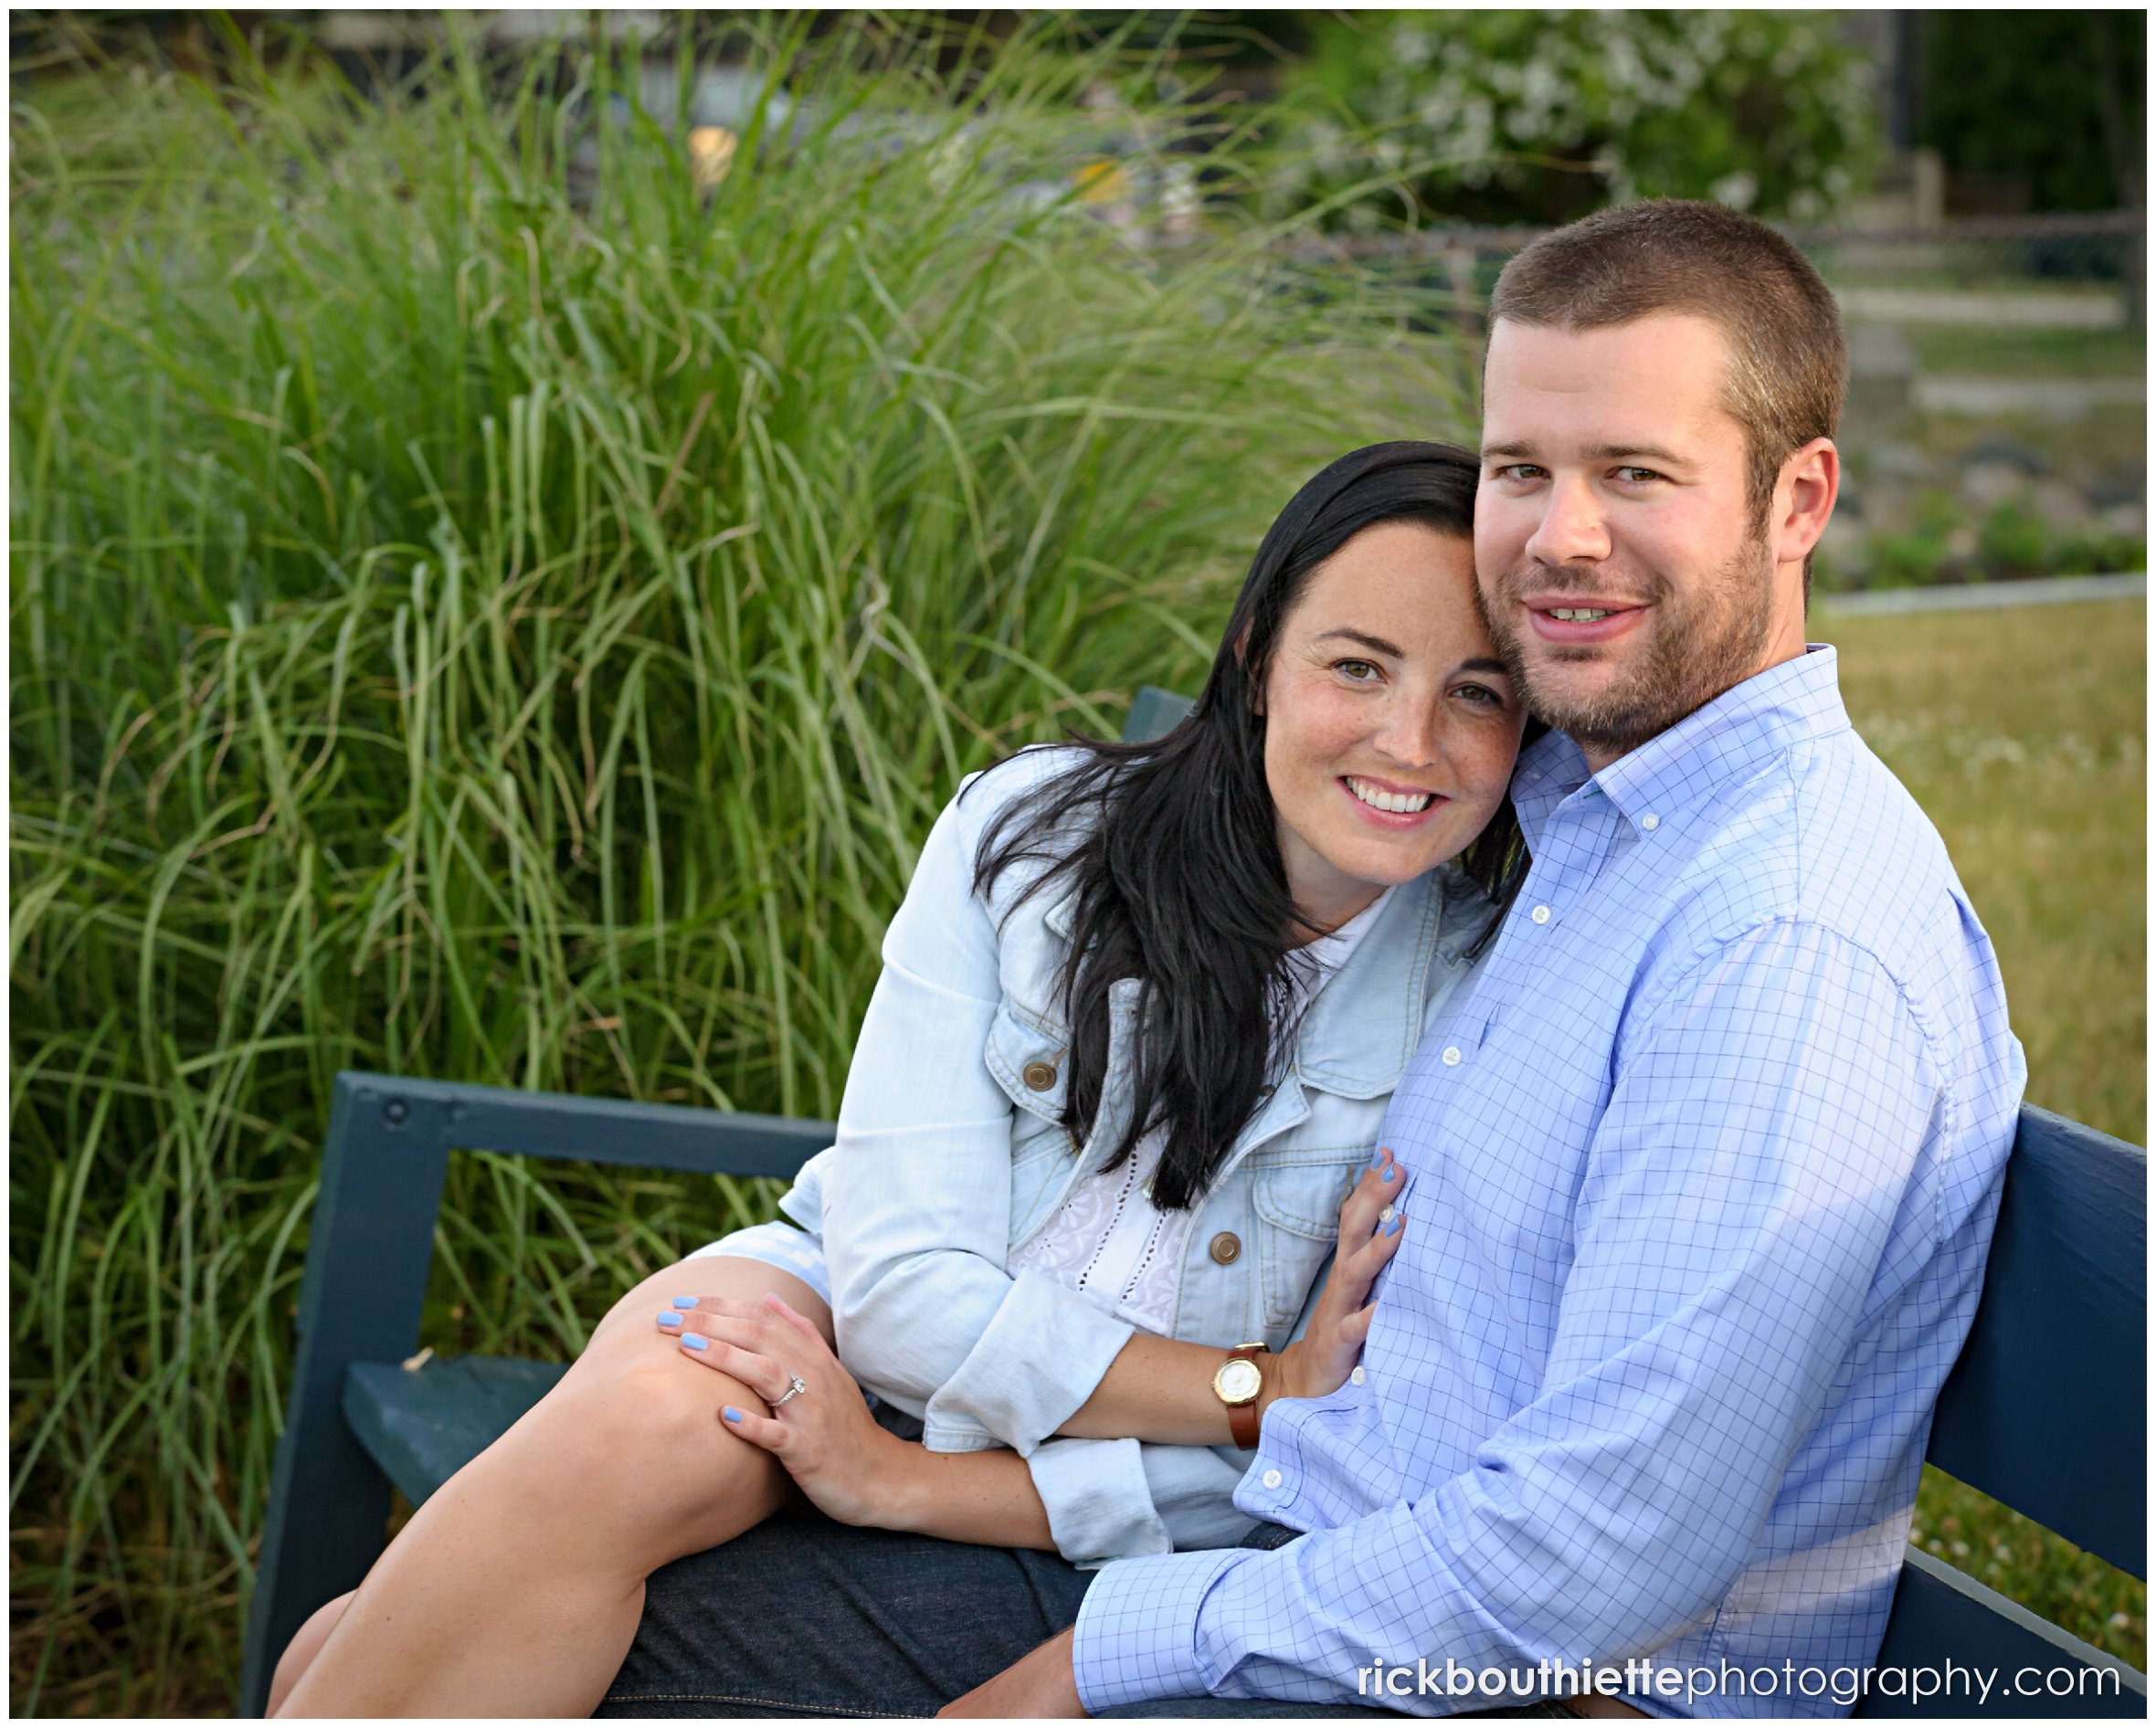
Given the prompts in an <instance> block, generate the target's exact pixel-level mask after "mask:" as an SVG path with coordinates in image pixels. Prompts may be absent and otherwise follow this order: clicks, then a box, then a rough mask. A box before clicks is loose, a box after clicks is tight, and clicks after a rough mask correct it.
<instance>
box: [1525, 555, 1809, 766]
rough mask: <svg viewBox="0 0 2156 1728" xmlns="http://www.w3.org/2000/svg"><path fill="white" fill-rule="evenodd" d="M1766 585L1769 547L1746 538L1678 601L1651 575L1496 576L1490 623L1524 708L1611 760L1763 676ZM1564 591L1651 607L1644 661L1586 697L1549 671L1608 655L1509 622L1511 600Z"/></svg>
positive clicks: (1768, 625)
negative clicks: (1533, 634) (1613, 578)
mask: <svg viewBox="0 0 2156 1728" xmlns="http://www.w3.org/2000/svg"><path fill="white" fill-rule="evenodd" d="M1773 578H1774V568H1773V564H1772V562H1771V559H1770V554H1769V552H1768V549H1767V543H1766V541H1765V539H1764V538H1763V537H1761V536H1760V535H1759V534H1757V533H1748V534H1747V535H1746V536H1745V538H1744V542H1743V543H1742V544H1741V545H1739V547H1738V548H1737V551H1736V552H1735V553H1733V554H1732V555H1731V556H1730V558H1729V561H1728V563H1727V564H1724V565H1723V566H1722V567H1721V568H1720V569H1719V570H1717V571H1716V572H1715V573H1714V574H1712V575H1710V576H1708V577H1707V579H1706V580H1705V582H1704V583H1702V584H1701V585H1698V586H1696V587H1694V588H1693V589H1692V591H1691V592H1692V598H1690V599H1689V600H1680V599H1679V598H1678V596H1677V591H1676V590H1675V588H1673V587H1672V586H1671V585H1670V582H1669V579H1668V578H1667V577H1666V576H1664V575H1662V574H1658V573H1656V574H1650V575H1649V576H1648V577H1647V578H1646V580H1645V582H1644V583H1641V582H1639V581H1637V580H1634V581H1629V582H1624V583H1615V584H1613V583H1611V582H1608V581H1605V580H1603V579H1601V575H1600V569H1599V566H1597V567H1594V568H1589V569H1584V570H1582V569H1580V568H1579V567H1577V566H1570V565H1568V566H1564V567H1561V568H1559V567H1552V566H1550V565H1546V564H1535V563H1529V564H1525V565H1522V566H1521V567H1519V568H1518V569H1516V570H1514V571H1512V572H1510V573H1509V574H1506V576H1504V577H1502V578H1500V579H1499V581H1498V583H1497V585H1496V594H1495V605H1493V606H1490V607H1489V609H1488V611H1489V616H1488V619H1487V622H1488V624H1489V628H1490V637H1491V639H1492V640H1493V641H1494V642H1495V644H1496V647H1497V652H1498V653H1499V654H1500V655H1502V656H1503V657H1504V659H1505V663H1506V665H1507V666H1508V667H1510V668H1511V669H1512V676H1513V680H1514V681H1515V682H1516V683H1517V685H1518V686H1519V688H1520V689H1521V690H1523V691H1524V692H1525V693H1526V697H1527V708H1528V710H1529V711H1530V712H1532V713H1533V714H1534V715H1535V717H1536V718H1537V719H1538V720H1541V721H1545V722H1548V724H1549V725H1551V726H1553V727H1555V728H1556V729H1557V730H1558V731H1559V732H1565V733H1567V734H1569V736H1570V737H1571V739H1572V740H1573V742H1574V743H1577V744H1579V746H1580V748H1581V749H1582V750H1584V751H1586V752H1587V753H1589V754H1590V755H1592V756H1599V757H1601V758H1604V759H1607V760H1613V759H1615V758H1616V757H1618V756H1621V755H1623V754H1624V753H1626V752H1628V751H1632V750H1636V749H1638V748H1639V746H1640V745H1642V744H1643V743H1646V742H1647V740H1648V739H1650V738H1653V737H1654V736H1655V735H1656V734H1657V733H1660V732H1666V731H1668V730H1669V728H1670V727H1672V726H1674V725H1675V724H1676V723H1677V722H1679V721H1680V720H1682V719H1684V718H1685V716H1686V715H1687V714H1689V713H1691V712H1693V711H1695V710H1696V709H1699V708H1702V707H1704V706H1705V705H1706V704H1707V703H1708V702H1711V701H1714V699H1715V698H1716V697H1717V696H1719V695H1720V694H1721V693H1722V692H1723V691H1724V690H1728V689H1729V688H1730V687H1731V686H1732V685H1736V684H1739V683H1742V682H1743V681H1744V680H1746V679H1748V678H1749V677H1750V676H1751V675H1752V674H1753V673H1754V672H1756V671H1758V670H1759V669H1760V659H1761V658H1762V657H1763V656H1764V655H1765V653H1766V648H1767V638H1768V637H1769V635H1770V632H1771V631H1772V628H1773V610H1774V580H1773ZM1642 589H1644V592H1642ZM1564 593H1573V594H1580V595H1599V596H1601V598H1604V599H1612V598H1615V597H1617V596H1618V595H1623V596H1625V597H1626V598H1630V599H1636V600H1640V601H1643V602H1644V603H1646V604H1647V605H1649V606H1652V607H1653V608H1654V622H1653V624H1652V626H1651V629H1652V631H1653V637H1652V640H1651V643H1650V646H1649V647H1648V648H1647V651H1646V654H1645V658H1644V659H1642V660H1641V661H1640V662H1639V664H1637V665H1635V666H1633V667H1631V668H1629V669H1627V670H1625V671H1623V672H1622V673H1621V674H1619V675H1618V676H1616V677H1614V678H1612V679H1611V680H1609V681H1608V682H1607V683H1605V684H1604V685H1603V687H1602V688H1601V690H1599V691H1597V692H1596V693H1595V694H1593V695H1592V696H1589V697H1585V698H1582V697H1578V696H1573V695H1569V694H1568V693H1567V692H1566V691H1565V690H1562V689H1561V688H1559V680H1557V679H1556V678H1554V677H1552V676H1551V674H1552V672H1553V671H1554V670H1555V669H1557V668H1558V667H1559V666H1562V665H1565V664H1567V663H1573V664H1579V663H1592V662H1594V661H1596V660H1599V659H1602V658H1603V657H1604V655H1606V654H1607V653H1608V652H1609V650H1607V649H1605V648H1596V647H1589V646H1584V645H1583V646H1580V647H1577V648H1566V647H1560V646H1557V645H1553V644H1551V643H1548V642H1541V641H1532V642H1531V641H1530V640H1529V639H1528V638H1527V637H1526V636H1524V635H1523V634H1522V632H1521V630H1520V629H1519V628H1518V627H1516V626H1515V623H1514V620H1515V618H1516V617H1517V612H1516V610H1515V608H1514V605H1513V597H1514V596H1515V595H1521V594H1564ZM1530 651H1531V652H1532V654H1533V656H1534V658H1533V659H1530V658H1529V654H1530Z"/></svg>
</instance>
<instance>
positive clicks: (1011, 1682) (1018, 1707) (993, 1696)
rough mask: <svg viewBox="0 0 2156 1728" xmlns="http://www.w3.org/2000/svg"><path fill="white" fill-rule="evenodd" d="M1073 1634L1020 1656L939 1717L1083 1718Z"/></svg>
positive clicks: (1054, 1638)
mask: <svg viewBox="0 0 2156 1728" xmlns="http://www.w3.org/2000/svg"><path fill="white" fill-rule="evenodd" d="M1077 1638H1078V1635H1077V1631H1076V1629H1075V1628H1073V1630H1071V1631H1068V1632H1059V1633H1058V1634H1057V1635H1056V1636H1055V1637H1053V1638H1050V1639H1049V1640H1048V1642H1047V1643H1045V1644H1043V1645H1042V1646H1041V1648H1040V1649H1037V1650H1035V1651H1034V1652H1033V1653H1032V1654H1031V1655H1030V1656H1021V1657H1020V1658H1019V1660H1017V1661H1015V1662H1013V1663H1011V1665H1010V1666H1009V1668H1007V1669H1005V1670H1003V1671H1002V1672H1001V1673H1000V1674H999V1675H997V1676H996V1677H995V1679H993V1680H990V1681H983V1682H982V1683H981V1684H980V1685H978V1686H976V1687H975V1688H974V1689H973V1690H972V1691H969V1692H967V1694H966V1696H965V1697H963V1698H954V1699H953V1700H952V1701H951V1702H949V1703H947V1704H946V1705H945V1706H944V1707H943V1708H942V1709H941V1710H939V1711H937V1712H935V1713H936V1714H937V1715H939V1716H1006V1717H1015V1718H1017V1719H1019V1720H1020V1721H1022V1720H1024V1719H1025V1718H1026V1717H1028V1716H1066V1717H1073V1716H1074V1717H1083V1715H1084V1714H1085V1706H1084V1705H1083V1704H1082V1703H1080V1702H1078V1675H1077V1671H1076V1670H1075V1669H1074V1668H1073V1666H1072V1660H1071V1652H1072V1649H1073V1647H1074V1646H1075V1644H1076V1643H1077Z"/></svg>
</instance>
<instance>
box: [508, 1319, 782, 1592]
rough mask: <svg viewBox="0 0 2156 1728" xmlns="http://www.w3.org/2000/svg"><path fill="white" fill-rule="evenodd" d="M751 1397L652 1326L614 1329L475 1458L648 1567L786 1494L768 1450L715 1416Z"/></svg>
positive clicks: (531, 1500)
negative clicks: (638, 1330) (637, 1331)
mask: <svg viewBox="0 0 2156 1728" xmlns="http://www.w3.org/2000/svg"><path fill="white" fill-rule="evenodd" d="M754 1396H755V1395H754V1394H753V1393H751V1392H750V1391H749V1390H748V1389H747V1388H746V1387H745V1386H742V1385H741V1384H740V1383H739V1382H738V1381H736V1380H735V1379H734V1377H733V1376H732V1375H726V1374H723V1373H719V1372H715V1371H713V1370H712V1369H709V1368H706V1367H704V1366H703V1365H701V1364H697V1363H694V1362H691V1361H687V1360H685V1359H684V1358H683V1355H682V1352H681V1350H680V1349H679V1347H678V1346H676V1345H674V1344H673V1343H672V1342H671V1340H670V1339H668V1338H666V1337H663V1336H661V1335H659V1334H658V1333H656V1332H654V1333H653V1334H652V1335H651V1336H650V1338H648V1339H645V1338H629V1337H620V1336H617V1338H616V1339H615V1340H613V1341H612V1342H610V1343H595V1345H594V1346H593V1347H592V1348H591V1349H588V1350H587V1351H586V1353H585V1354H584V1355H583V1356H581V1357H579V1358H578V1359H577V1361H576V1364H575V1365H574V1366H573V1367H572V1368H571V1369H570V1371H569V1373H568V1374H567V1375H565V1376H564V1377H563V1379H562V1381H561V1383H560V1384H559V1385H558V1386H555V1388H554V1390H553V1391H551V1392H549V1393H548V1394H547V1395H546V1396H545V1397H544V1398H543V1399H541V1400H540V1402H539V1403H538V1404H537V1405H536V1406H535V1407H534V1408H533V1409H532V1410H531V1412H530V1413H529V1414H528V1415H526V1416H525V1417H523V1419H522V1420H521V1421H519V1422H518V1423H517V1424H516V1426H515V1427H514V1428H512V1429H511V1430H510V1431H509V1433H507V1434H505V1435H504V1436H503V1437H502V1439H501V1440H500V1441H499V1442H497V1443H496V1445H495V1446H494V1447H492V1448H490V1449H489V1450H488V1452H487V1453H486V1454H484V1455H482V1459H481V1460H475V1467H476V1468H477V1470H479V1471H480V1472H481V1477H482V1478H483V1480H487V1481H491V1483H494V1484H496V1485H497V1488H496V1490H495V1491H496V1492H497V1493H499V1494H501V1495H504V1496H506V1497H507V1499H508V1500H509V1501H512V1502H513V1503H514V1504H515V1505H517V1506H520V1507H522V1508H523V1509H524V1510H525V1511H526V1512H529V1513H530V1514H531V1515H533V1516H535V1517H536V1516H544V1517H548V1518H550V1519H561V1518H564V1517H566V1518H568V1519H570V1520H572V1521H573V1522H574V1523H576V1525H577V1526H578V1527H580V1528H581V1529H583V1530H585V1531H587V1532H597V1531H605V1532H606V1533H608V1534H607V1537H606V1541H607V1542H608V1544H614V1545H618V1546H619V1547H620V1548H621V1549H622V1551H623V1554H624V1557H625V1559H636V1560H638V1561H639V1562H644V1561H648V1562H649V1564H648V1565H646V1567H645V1569H646V1570H649V1569H650V1566H656V1565H663V1564H664V1563H665V1561H667V1560H671V1559H673V1558H676V1557H678V1556H679V1555H680V1554H688V1553H693V1552H695V1550H696V1549H697V1548H699V1547H703V1546H709V1545H710V1544H713V1543H716V1542H721V1541H724V1540H725V1539H726V1537H727V1536H730V1535H732V1534H735V1533H737V1532H738V1531H740V1530H743V1529H745V1528H747V1527H748V1525H750V1524H752V1523H757V1522H760V1521H761V1520H762V1519H763V1518H765V1517H766V1516H768V1515H769V1513H771V1512H774V1511H776V1510H777V1507H778V1506H779V1505H780V1504H781V1503H782V1502H783V1501H784V1500H785V1499H786V1497H787V1479H786V1473H785V1471H784V1470H782V1469H781V1468H780V1467H779V1465H778V1463H777V1460H776V1459H773V1458H772V1457H771V1456H770V1455H769V1454H768V1453H766V1452H762V1451H759V1450H758V1449H756V1448H755V1447H753V1446H751V1445H749V1444H748V1442H747V1441H745V1440H744V1439H742V1438H740V1437H739V1436H738V1435H736V1434H735V1433H734V1432H733V1431H732V1430H731V1429H730V1428H727V1426H726V1425H725V1423H724V1422H723V1421H722V1420H721V1419H720V1417H719V1411H720V1408H721V1407H723V1406H724V1405H726V1404H729V1403H733V1404H740V1403H742V1402H744V1401H745V1400H747V1399H751V1398H753V1397H754ZM468 1486H470V1487H474V1488H476V1487H478V1486H480V1482H479V1481H478V1480H474V1481H473V1482H472V1483H470V1484H469V1485H468ZM652 1555H657V1556H658V1557H657V1558H652V1557H651V1556H652Z"/></svg>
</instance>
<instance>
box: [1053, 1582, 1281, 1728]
mask: <svg viewBox="0 0 2156 1728" xmlns="http://www.w3.org/2000/svg"><path fill="white" fill-rule="evenodd" d="M1255 1552H1256V1551H1255V1550H1250V1549H1236V1548H1230V1549H1227V1550H1225V1551H1221V1550H1215V1551H1213V1552H1211V1553H1198V1554H1157V1555H1149V1556H1147V1557H1146V1558H1144V1559H1138V1560H1118V1561H1116V1562H1115V1565H1110V1566H1107V1567H1105V1568H1104V1569H1103V1570H1102V1572H1101V1575H1100V1576H1099V1577H1097V1578H1095V1579H1094V1582H1093V1587H1092V1588H1091V1589H1089V1590H1088V1591H1086V1593H1085V1599H1084V1600H1083V1602H1082V1603H1080V1604H1079V1607H1078V1626H1077V1632H1076V1636H1075V1637H1074V1638H1073V1643H1072V1649H1071V1660H1072V1667H1073V1670H1074V1672H1075V1676H1076V1679H1077V1681H1078V1701H1079V1702H1081V1703H1082V1704H1083V1705H1084V1706H1085V1710H1086V1713H1087V1714H1088V1715H1092V1716H1099V1715H1103V1714H1104V1713H1105V1712H1108V1711H1111V1710H1119V1709H1123V1708H1126V1706H1128V1705H1131V1704H1144V1703H1150V1702H1154V1701H1155V1700H1157V1699H1163V1698H1203V1697H1206V1696H1209V1695H1210V1692H1211V1691H1212V1686H1211V1677H1210V1675H1208V1674H1206V1673H1205V1672H1204V1670H1202V1669H1201V1668H1200V1665H1199V1660H1198V1617H1199V1613H1200V1609H1201V1608H1202V1607H1204V1605H1205V1598H1206V1596H1207V1595H1208V1594H1210V1591H1211V1589H1212V1587H1213V1586H1214V1585H1215V1584H1217V1583H1219V1582H1220V1580H1221V1577H1222V1576H1223V1575H1225V1574H1226V1573H1228V1572H1229V1571H1230V1570H1231V1568H1233V1567H1235V1566H1238V1565H1242V1562H1243V1561H1245V1560H1248V1559H1251V1558H1252V1557H1253V1556H1254V1554H1255Z"/></svg>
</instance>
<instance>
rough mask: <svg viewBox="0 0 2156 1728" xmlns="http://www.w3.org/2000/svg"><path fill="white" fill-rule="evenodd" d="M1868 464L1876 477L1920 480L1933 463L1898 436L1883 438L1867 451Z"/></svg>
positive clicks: (1872, 474)
mask: <svg viewBox="0 0 2156 1728" xmlns="http://www.w3.org/2000/svg"><path fill="white" fill-rule="evenodd" d="M1865 457H1866V466H1867V468H1868V469H1870V472H1871V476H1872V478H1873V479H1883V480H1920V479H1923V478H1924V477H1925V475H1927V474H1928V473H1929V472H1930V471H1931V464H1930V462H1929V460H1928V459H1927V458H1926V457H1925V455H1924V452H1923V451H1922V450H1919V449H1918V448H1917V447H1916V446H1915V445H1913V444H1905V443H1903V442H1902V441H1901V440H1900V439H1898V438H1881V439H1879V440H1878V441H1877V442H1876V443H1875V444H1873V445H1872V446H1870V448H1868V449H1867V450H1866V451H1865Z"/></svg>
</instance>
